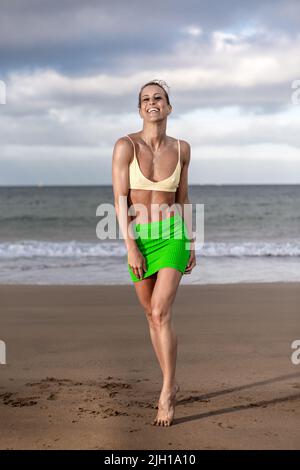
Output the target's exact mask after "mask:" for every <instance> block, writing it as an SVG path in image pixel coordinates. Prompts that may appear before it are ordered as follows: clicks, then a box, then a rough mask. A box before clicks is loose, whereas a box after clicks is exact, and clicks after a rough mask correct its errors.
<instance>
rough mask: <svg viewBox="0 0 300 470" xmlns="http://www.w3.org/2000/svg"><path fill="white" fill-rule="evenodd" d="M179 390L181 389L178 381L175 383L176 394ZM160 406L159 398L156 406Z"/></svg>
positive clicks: (156, 407)
mask: <svg viewBox="0 0 300 470" xmlns="http://www.w3.org/2000/svg"><path fill="white" fill-rule="evenodd" d="M179 390H180V386H179V385H178V383H176V384H175V395H176V393H177V392H179ZM158 407H159V400H157V402H156V405H155V407H154V408H155V409H156V410H158Z"/></svg>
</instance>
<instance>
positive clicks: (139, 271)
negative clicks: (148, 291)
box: [130, 266, 146, 279]
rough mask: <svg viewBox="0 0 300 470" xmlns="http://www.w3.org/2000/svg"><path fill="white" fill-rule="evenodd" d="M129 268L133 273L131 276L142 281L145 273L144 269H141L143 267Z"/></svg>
mask: <svg viewBox="0 0 300 470" xmlns="http://www.w3.org/2000/svg"><path fill="white" fill-rule="evenodd" d="M130 267H131V270H132V272H133V274H134V275H135V277H137V278H138V279H143V277H144V271H145V272H146V269H145V268H143V267H139V266H135V267H133V266H130Z"/></svg>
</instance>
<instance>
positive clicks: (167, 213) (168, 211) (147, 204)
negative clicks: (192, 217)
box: [127, 189, 178, 224]
mask: <svg viewBox="0 0 300 470" xmlns="http://www.w3.org/2000/svg"><path fill="white" fill-rule="evenodd" d="M175 194H176V193H175V192H169V191H151V190H145V189H130V190H129V193H128V198H127V201H128V207H131V206H132V209H131V210H132V211H133V213H135V214H136V216H134V215H130V220H131V221H132V220H134V221H135V223H137V224H145V223H150V222H155V221H158V220H162V219H167V218H168V217H171V216H173V215H176V214H177V213H178V211H176V206H175ZM139 205H141V206H140V207H139ZM141 208H142V209H141Z"/></svg>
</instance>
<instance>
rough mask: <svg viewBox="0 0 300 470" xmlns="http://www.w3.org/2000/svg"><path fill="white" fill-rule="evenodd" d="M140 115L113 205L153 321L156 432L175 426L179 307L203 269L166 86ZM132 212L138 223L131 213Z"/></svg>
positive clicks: (143, 97)
mask: <svg viewBox="0 0 300 470" xmlns="http://www.w3.org/2000/svg"><path fill="white" fill-rule="evenodd" d="M138 108H139V114H140V116H141V118H142V119H143V129H142V130H141V131H139V132H136V133H133V134H131V135H130V136H129V135H128V136H125V137H122V138H120V139H118V140H117V141H116V143H115V146H114V151H113V162H112V178H113V190H114V200H115V208H116V214H117V217H118V221H119V225H120V229H121V231H122V234H123V238H124V241H125V244H126V248H127V252H128V269H129V273H130V276H131V279H132V281H133V282H134V286H135V289H136V293H137V297H138V299H139V301H140V303H141V306H142V307H143V309H144V311H145V313H146V316H147V319H148V322H149V329H150V336H151V341H152V345H153V348H154V351H155V353H156V356H157V359H158V362H159V365H160V367H161V370H162V375H163V385H162V389H161V393H160V397H159V401H158V412H157V416H156V419H155V420H154V421H153V422H152V424H154V425H162V426H170V425H171V424H172V421H173V418H174V412H175V396H176V392H177V391H178V390H179V385H178V383H177V382H176V379H175V368H176V357H177V336H176V333H175V331H174V327H173V324H172V305H173V302H174V300H175V296H176V292H177V289H178V286H179V283H180V280H181V277H182V275H183V274H190V273H191V271H192V269H193V268H194V266H195V265H196V258H195V250H194V244H193V241H194V239H192V237H191V234H192V230H191V223H190V222H188V223H186V222H187V218H185V217H184V215H182V212H183V214H184V212H185V211H181V213H178V207H181V208H183V206H184V205H185V204H189V199H188V166H189V162H190V145H189V144H188V143H187V142H185V141H184V140H181V141H179V140H177V139H174V138H173V137H169V136H167V135H166V127H167V118H168V116H169V114H170V113H171V111H172V106H171V104H170V101H169V96H168V93H167V91H166V88H165V82H162V81H158V80H153V81H151V82H148V83H146V84H145V85H143V86H142V88H141V90H140V93H139V103H138ZM122 202H123V204H122ZM128 208H130V211H128ZM132 209H133V216H131V215H130V214H129V213H128V212H130V213H131V211H132ZM132 220H134V222H135V224H134V223H131V222H132ZM149 232H151V234H150V233H149ZM153 232H155V233H156V235H155V236H154V235H153ZM183 232H184V235H183V236H181V237H178V235H180V234H182V233H183ZM137 235H138V237H137Z"/></svg>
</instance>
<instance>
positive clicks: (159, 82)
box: [138, 79, 171, 108]
mask: <svg viewBox="0 0 300 470" xmlns="http://www.w3.org/2000/svg"><path fill="white" fill-rule="evenodd" d="M148 85H157V86H159V87H160V88H161V89H162V90H163V91H164V94H165V97H166V100H167V103H168V104H169V105H171V103H170V100H169V95H168V89H169V88H170V87H169V86H168V85H167V84H166V82H165V81H164V80H156V79H154V80H151V82H147V83H145V85H143V86H142V88H141V89H140V92H139V103H138V107H139V108H140V107H141V104H142V103H141V95H142V91H143V89H144V88H145V87H146V86H148Z"/></svg>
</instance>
